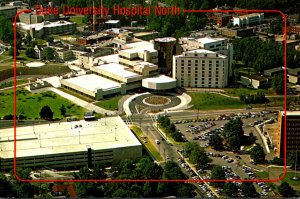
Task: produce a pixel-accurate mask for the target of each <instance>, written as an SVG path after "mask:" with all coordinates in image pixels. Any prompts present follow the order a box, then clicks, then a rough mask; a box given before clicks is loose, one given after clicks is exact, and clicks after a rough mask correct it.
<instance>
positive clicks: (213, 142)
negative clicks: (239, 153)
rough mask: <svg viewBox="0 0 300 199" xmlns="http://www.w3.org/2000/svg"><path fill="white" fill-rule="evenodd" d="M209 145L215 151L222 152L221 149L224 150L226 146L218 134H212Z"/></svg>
mask: <svg viewBox="0 0 300 199" xmlns="http://www.w3.org/2000/svg"><path fill="white" fill-rule="evenodd" d="M208 143H209V146H211V147H212V148H213V149H215V150H221V149H223V148H224V146H223V140H222V138H221V137H220V135H218V134H212V135H211V136H210V137H209V141H208Z"/></svg>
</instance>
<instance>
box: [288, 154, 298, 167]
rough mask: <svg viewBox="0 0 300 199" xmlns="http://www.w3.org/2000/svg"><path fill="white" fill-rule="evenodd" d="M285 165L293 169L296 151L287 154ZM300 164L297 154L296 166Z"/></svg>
mask: <svg viewBox="0 0 300 199" xmlns="http://www.w3.org/2000/svg"><path fill="white" fill-rule="evenodd" d="M286 162H287V165H289V166H291V168H292V169H294V168H295V163H296V151H291V152H289V153H288V154H287V158H286ZM299 164H300V158H299V153H298V158H297V165H296V166H298V165H299Z"/></svg>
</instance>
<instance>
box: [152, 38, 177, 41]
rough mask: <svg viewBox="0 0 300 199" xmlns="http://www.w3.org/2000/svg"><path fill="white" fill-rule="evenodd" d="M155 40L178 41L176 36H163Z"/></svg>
mask: <svg viewBox="0 0 300 199" xmlns="http://www.w3.org/2000/svg"><path fill="white" fill-rule="evenodd" d="M154 41H159V42H170V41H176V39H175V38H174V37H163V38H157V39H155V40H154Z"/></svg>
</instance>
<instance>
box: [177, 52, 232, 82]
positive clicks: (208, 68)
mask: <svg viewBox="0 0 300 199" xmlns="http://www.w3.org/2000/svg"><path fill="white" fill-rule="evenodd" d="M173 78H175V79H177V86H179V87H198V88H224V87H226V86H227V84H228V57H227V56H226V55H222V54H219V53H216V52H213V51H209V50H205V49H198V50H192V51H187V52H183V54H182V55H177V56H173Z"/></svg>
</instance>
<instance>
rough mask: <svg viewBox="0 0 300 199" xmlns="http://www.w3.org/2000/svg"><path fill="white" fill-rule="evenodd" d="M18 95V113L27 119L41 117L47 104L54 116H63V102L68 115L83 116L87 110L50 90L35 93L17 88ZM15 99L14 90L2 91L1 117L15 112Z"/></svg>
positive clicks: (0, 96)
mask: <svg viewBox="0 0 300 199" xmlns="http://www.w3.org/2000/svg"><path fill="white" fill-rule="evenodd" d="M16 95H17V114H21V113H23V115H24V116H27V119H37V118H39V117H40V116H39V112H40V110H41V108H42V107H43V106H45V105H48V106H50V108H51V110H52V111H53V112H54V115H53V118H59V119H62V118H63V116H62V115H61V114H60V110H59V109H60V107H61V106H62V104H64V105H65V107H66V110H67V115H71V116H77V117H79V118H82V117H83V114H84V112H85V109H84V108H82V107H80V106H77V105H75V104H73V103H72V102H70V101H69V100H66V99H65V98H63V97H61V96H59V95H57V94H55V93H53V92H50V91H47V92H42V93H36V94H33V93H30V92H29V91H27V90H25V89H17V94H16ZM13 101H14V92H13V91H11V90H9V91H4V92H1V93H0V117H3V116H5V115H9V114H13V105H14V103H13Z"/></svg>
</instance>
